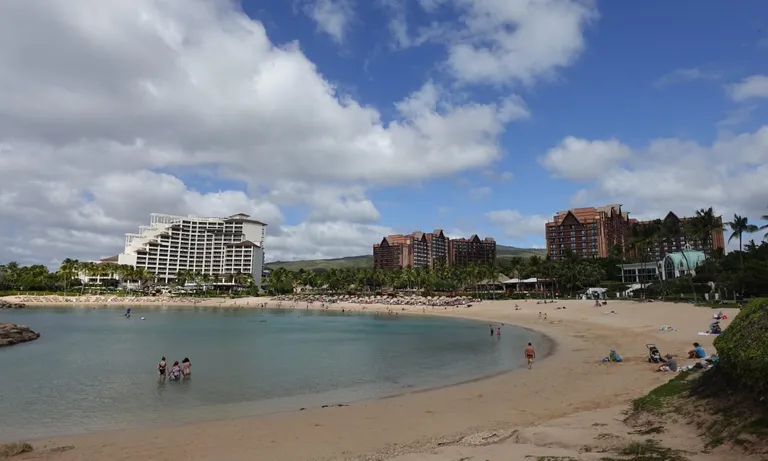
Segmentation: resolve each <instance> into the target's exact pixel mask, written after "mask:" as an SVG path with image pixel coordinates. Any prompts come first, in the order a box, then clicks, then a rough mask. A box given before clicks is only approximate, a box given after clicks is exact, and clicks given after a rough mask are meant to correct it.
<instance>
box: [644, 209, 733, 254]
mask: <svg viewBox="0 0 768 461" xmlns="http://www.w3.org/2000/svg"><path fill="white" fill-rule="evenodd" d="M691 219H693V218H686V217H682V218H679V217H678V216H677V215H676V214H675V213H673V212H671V211H670V212H669V213H667V216H665V217H664V219H662V220H661V226H662V229H664V228H673V227H674V226H677V227H678V228H679V229H681V232H680V235H679V236H678V237H676V238H672V237H664V236H663V231H662V238H660V239H658V240H657V241H655V242H652V246H651V257H652V259H655V260H657V261H660V260H662V259H664V257H665V256H666V255H668V254H670V253H678V252H680V251H683V249H685V248H690V249H692V250H695V251H702V252H704V253H707V254H711V252H712V251H713V250H717V249H722V248H725V238H724V236H723V229H722V227H720V228H718V229H716V230H714V231H713V232H712V233H711V234H710V235H709V238H708V239H707V241H705V242H700V241H699V239H695V238H689V237H687V236H686V235H685V234H686V233H685V232H684V231H683V230H684V228H685V225H686V224H687V223H688V222H690V221H691ZM718 219H719V220H720V221H721V222H722V219H721V218H718ZM651 222H653V221H638V223H639V224H649V223H651ZM632 223H633V224H634V220H632Z"/></svg>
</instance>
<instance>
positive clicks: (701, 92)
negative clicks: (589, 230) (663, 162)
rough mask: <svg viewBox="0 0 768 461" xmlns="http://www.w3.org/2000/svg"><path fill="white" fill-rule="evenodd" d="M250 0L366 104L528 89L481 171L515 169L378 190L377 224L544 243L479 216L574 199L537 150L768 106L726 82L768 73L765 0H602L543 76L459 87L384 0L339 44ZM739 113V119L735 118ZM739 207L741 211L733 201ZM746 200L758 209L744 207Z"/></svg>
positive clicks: (274, 30)
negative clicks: (430, 94)
mask: <svg viewBox="0 0 768 461" xmlns="http://www.w3.org/2000/svg"><path fill="white" fill-rule="evenodd" d="M410 3H411V4H410V5H408V6H407V15H408V19H409V21H410V23H409V27H410V28H412V29H415V28H418V27H422V26H426V25H428V24H429V21H433V20H434V17H433V16H431V15H424V14H419V12H420V8H418V6H417V5H416V2H415V1H414V2H410ZM446 3H450V2H446ZM243 8H244V11H245V12H247V13H248V15H250V16H251V17H253V18H255V19H258V20H260V21H263V22H264V23H265V25H266V28H267V30H268V32H269V35H270V37H272V40H273V41H274V42H277V43H280V42H283V43H284V42H288V41H292V40H298V41H299V43H300V44H301V49H302V51H303V52H304V53H305V54H306V55H307V57H309V59H311V60H312V61H313V62H314V63H315V64H316V65H317V67H318V69H319V71H320V72H321V73H322V74H323V75H325V76H326V77H327V78H328V79H329V80H330V81H332V82H334V83H335V84H336V85H338V87H339V88H340V89H341V90H342V91H344V92H348V93H349V94H351V95H353V96H354V97H355V98H356V99H357V100H358V101H361V102H364V103H366V104H371V105H374V106H376V107H377V108H379V110H380V111H381V112H382V114H384V116H385V117H386V116H387V114H388V112H393V108H392V105H393V102H394V101H398V100H400V99H402V98H403V97H405V96H407V95H408V94H410V93H411V92H413V91H415V90H416V89H418V87H419V86H420V85H421V84H422V83H423V82H424V81H425V80H428V79H431V80H433V81H435V82H438V83H440V84H442V85H446V86H454V87H455V88H456V89H455V91H457V92H460V93H464V94H467V95H469V96H468V97H469V98H471V99H472V100H485V101H488V100H494V99H495V98H499V97H501V96H503V95H504V94H506V93H508V92H509V91H510V90H512V91H515V92H516V93H517V94H520V95H521V96H522V97H523V98H524V99H525V101H526V103H527V106H528V108H529V110H530V112H531V117H530V119H529V120H526V121H523V122H520V123H515V124H510V125H509V126H507V128H506V132H505V133H504V134H503V135H502V136H500V139H499V143H500V145H501V148H502V150H503V152H504V157H503V158H502V159H501V160H499V161H498V162H496V163H495V164H493V165H492V166H489V168H487V169H486V170H491V171H495V172H498V173H507V172H508V173H509V174H511V175H512V179H511V180H510V179H502V178H493V177H492V176H491V175H489V174H487V171H485V170H483V171H467V172H463V173H460V174H456V175H454V176H452V177H448V178H439V179H434V180H426V181H420V182H418V183H413V184H411V185H401V186H398V187H392V188H384V187H383V188H375V189H372V190H371V191H370V194H369V196H370V198H371V199H372V200H373V202H374V203H375V204H376V205H377V207H378V209H379V211H380V212H381V220H382V222H384V223H386V224H387V225H388V226H392V227H394V228H396V229H397V230H402V231H408V230H410V229H419V228H423V229H431V228H434V227H443V228H450V229H456V230H463V231H466V232H467V233H468V232H479V233H481V234H483V235H492V236H495V237H497V239H498V240H499V241H500V242H503V243H510V244H515V245H524V246H528V245H530V246H540V245H542V244H543V238H542V236H541V235H534V234H526V235H521V236H515V237H514V238H509V237H505V235H504V233H503V231H502V230H500V229H499V227H498V226H494V225H493V224H492V223H489V222H488V220H487V219H485V218H484V215H485V213H487V212H488V211H489V210H496V209H507V208H510V207H513V208H514V209H516V210H519V211H520V212H521V213H522V214H524V215H541V216H545V217H548V216H550V215H551V214H553V213H554V212H556V211H557V210H560V209H564V208H568V207H569V206H570V205H571V202H572V197H573V196H574V194H576V193H577V191H578V190H579V189H581V188H582V187H583V184H582V183H579V182H576V181H568V180H564V179H561V178H553V177H552V175H551V174H550V172H548V171H547V170H546V169H545V168H544V167H543V166H542V165H541V164H540V163H539V161H538V158H539V157H540V156H542V155H544V153H545V152H546V151H547V150H548V149H550V148H552V147H553V146H555V145H557V144H558V143H559V142H560V141H561V140H562V139H563V138H565V137H567V136H575V137H578V138H585V139H611V138H613V139H618V140H621V142H622V143H624V144H626V145H627V146H629V147H631V148H633V149H642V148H644V147H646V146H647V145H648V143H649V142H650V141H651V140H654V139H657V138H678V139H683V140H687V141H693V142H696V143H699V144H701V145H704V146H707V145H711V144H712V143H713V142H714V141H715V140H716V139H717V138H718V134H719V133H722V132H728V131H732V132H734V133H742V132H754V131H756V130H757V129H758V128H760V126H761V124H762V123H764V122H765V120H766V116H768V104H765V103H762V102H759V101H749V102H747V103H746V104H745V103H744V102H734V101H733V100H732V99H731V98H729V96H728V91H727V85H728V84H730V83H733V82H737V81H739V80H741V79H743V78H746V77H748V76H751V75H759V74H766V73H768V3H766V2H764V1H759V0H752V1H744V2H740V3H739V7H738V8H735V7H734V5H731V4H728V3H724V2H711V3H703V2H698V1H678V2H664V1H651V2H607V1H601V2H598V10H599V19H596V20H594V21H593V22H592V24H591V25H589V26H587V27H585V28H584V36H585V38H586V47H585V49H584V51H583V52H582V53H580V55H579V56H578V58H577V59H576V60H575V62H574V63H573V64H572V65H570V66H568V67H567V68H564V69H562V70H558V71H557V72H556V74H555V75H553V76H551V77H549V78H548V79H547V80H546V81H543V82H537V83H535V84H532V85H527V86H526V85H516V84H514V83H512V84H509V85H508V84H501V85H469V86H461V87H460V86H459V85H457V84H456V82H455V79H453V78H452V77H451V75H449V74H448V73H447V72H445V70H444V69H442V68H441V67H442V63H443V62H444V61H445V59H446V50H445V49H444V47H441V46H439V45H432V44H427V45H424V46H420V47H413V48H407V49H398V48H397V46H396V45H395V43H394V41H393V38H392V35H391V31H390V29H389V25H390V24H389V21H390V20H391V16H388V14H387V12H386V10H387V8H385V7H382V6H381V4H380V3H379V2H357V3H355V4H354V14H353V18H352V19H350V22H349V26H348V28H347V29H346V34H345V37H344V39H343V42H341V43H339V42H338V41H336V40H334V38H333V37H332V36H331V35H329V34H327V33H325V32H324V31H322V30H321V29H320V28H318V26H317V25H316V23H315V22H313V20H312V18H311V17H309V16H308V15H305V14H301V13H300V12H299V13H298V14H297V9H301V6H297V4H294V5H291V4H290V2H259V1H247V0H246V1H245V2H243ZM439 17H440V18H441V19H442V20H445V21H460V20H461V16H460V14H458V13H457V11H456V10H455V8H452V7H451V6H450V5H445V6H443V8H442V11H441V13H440V15H439ZM390 116H391V115H390ZM731 118H734V119H735V120H733V121H731V122H728V120H729V119H731ZM483 188H490V190H488V189H483ZM473 191H474V194H475V195H476V196H474V197H473ZM481 191H487V192H481ZM484 193H485V194H486V195H483V196H482V197H478V196H479V195H481V194H484ZM612 199H613V197H605V198H604V199H602V200H600V196H597V197H596V198H595V201H594V202H591V203H590V204H591V205H595V206H599V205H602V204H605V203H609V202H611V200H612ZM672 205H673V206H674V200H672ZM705 205H706V203H704V202H702V203H701V206H705ZM766 205H768V202H767V203H766ZM643 208H647V207H642V208H641V209H640V210H633V209H630V210H629V211H631V212H634V211H638V212H640V213H643V214H646V213H651V214H652V210H653V209H654V208H651V210H646V209H643ZM676 211H679V212H682V213H685V212H686V211H690V210H687V209H678V210H676ZM729 211H730V209H729ZM734 211H739V210H738V209H737V208H736V206H734ZM748 211H754V210H753V209H750V210H744V211H740V212H742V213H746V212H748ZM288 216H289V219H290V220H294V221H295V222H298V221H299V220H301V219H302V214H301V213H300V212H293V213H288ZM753 219H756V216H755V217H753Z"/></svg>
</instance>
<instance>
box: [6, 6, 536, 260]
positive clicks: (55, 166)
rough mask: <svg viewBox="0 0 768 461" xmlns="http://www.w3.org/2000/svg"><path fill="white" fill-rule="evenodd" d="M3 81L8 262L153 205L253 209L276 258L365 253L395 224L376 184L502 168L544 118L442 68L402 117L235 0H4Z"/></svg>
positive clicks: (68, 244) (63, 250) (94, 250)
mask: <svg viewBox="0 0 768 461" xmlns="http://www.w3.org/2000/svg"><path fill="white" fill-rule="evenodd" d="M321 3H322V2H321ZM329 4H330V3H329ZM333 4H334V5H341V3H340V2H333ZM347 4H348V5H351V3H347ZM323 7H324V6H323V5H321V8H320V10H318V11H322V8H323ZM329 11H330V10H329ZM318 17H322V15H319V16H318ZM328 17H330V16H328ZM331 24H337V25H338V27H336V26H334V27H335V28H334V27H329V30H326V31H327V32H329V33H330V34H331V35H334V34H335V36H337V37H343V33H342V32H341V31H343V30H346V29H345V28H344V27H346V24H348V23H347V22H345V23H344V24H345V26H344V27H342V26H341V22H337V23H333V22H332V21H331ZM337 32H338V33H337ZM40 37H45V40H41V39H40ZM51 43H55V44H56V46H55V47H51V46H50V44H51ZM147 50H151V52H147ZM0 87H2V88H3V91H1V92H0V119H2V123H0V222H2V223H3V233H2V234H0V260H6V259H10V258H17V257H18V258H21V257H22V256H23V257H25V258H26V259H25V260H24V262H31V261H44V262H50V261H58V260H61V259H63V258H64V257H67V256H73V257H78V258H80V259H88V258H95V257H99V256H108V255H113V254H115V253H117V252H119V251H120V250H121V249H122V242H123V234H124V233H125V232H132V231H135V229H136V227H137V226H138V225H142V224H146V223H147V220H148V217H149V216H148V215H149V213H151V212H164V213H180V214H195V215H215V216H220V215H226V214H228V213H231V212H240V211H243V212H246V213H249V214H251V215H253V216H254V217H256V218H257V219H260V220H263V221H266V222H268V223H269V224H270V227H269V235H268V239H269V240H268V241H269V243H268V251H267V253H268V258H270V259H276V258H282V259H285V258H293V257H299V256H313V257H317V256H329V257H330V256H342V255H346V254H354V252H357V251H359V250H360V249H361V248H363V247H365V248H367V247H368V246H369V245H370V243H371V241H372V240H371V239H373V240H376V239H377V238H378V237H379V235H378V234H379V233H381V232H384V233H386V232H385V231H386V228H384V227H380V226H377V225H376V224H375V223H376V222H377V220H378V219H379V217H380V215H379V212H378V210H377V209H376V207H375V206H374V204H373V203H372V202H371V201H370V200H369V199H368V198H367V197H366V189H365V188H366V187H368V186H371V185H394V184H400V183H406V182H414V181H419V180H423V179H429V178H432V177H448V176H452V175H454V174H456V173H459V172H463V171H466V170H472V169H479V170H480V169H485V168H488V167H489V166H490V165H491V164H492V163H493V162H494V161H495V160H497V159H498V158H500V155H501V151H500V147H499V145H498V137H499V135H500V134H501V133H502V132H503V131H504V128H505V125H506V124H507V123H509V122H510V121H512V120H516V119H521V118H525V117H527V116H528V110H527V108H526V107H525V104H524V102H523V101H522V100H521V99H520V98H519V97H517V96H511V97H509V98H507V99H505V100H502V101H500V102H499V103H498V104H477V103H472V102H468V103H465V104H458V103H456V102H454V101H452V100H451V98H450V95H449V94H447V93H446V92H445V90H443V89H442V88H440V87H438V86H437V85H434V84H433V83H430V82H428V83H426V84H425V85H424V86H423V87H422V88H420V89H419V90H418V91H416V92H415V93H414V94H413V95H410V96H409V97H406V98H405V99H404V100H403V101H401V102H400V103H398V104H397V105H396V107H397V109H398V113H397V117H396V118H395V119H394V120H393V121H390V122H385V121H383V120H382V117H381V114H380V113H379V111H378V110H377V109H376V108H373V107H370V106H365V105H362V104H360V103H358V102H357V101H355V100H354V99H352V98H351V97H349V96H348V95H346V94H343V93H342V92H340V91H339V90H338V89H337V88H336V87H334V85H332V84H331V83H329V82H328V81H327V80H325V79H324V78H323V77H322V75H321V74H320V72H319V70H318V69H317V67H316V65H315V64H314V63H312V62H311V61H309V60H308V59H307V57H306V56H305V55H304V54H303V53H302V52H301V49H300V47H299V44H298V43H287V44H282V45H276V44H273V43H272V42H271V41H270V40H269V38H268V37H267V35H266V31H265V29H264V27H263V26H262V24H261V23H259V22H258V21H254V20H252V19H250V18H248V17H247V16H245V15H244V14H243V13H242V12H241V11H240V10H239V9H238V7H237V6H236V3H235V2H231V1H230V0H188V1H186V2H176V1H170V0H112V1H109V2H104V1H102V0H71V1H68V2H64V1H58V0H56V1H51V2H41V1H36V0H33V1H26V2H18V1H10V2H1V3H0ZM222 180H224V181H226V183H222V182H221V181H222ZM233 183H234V184H238V186H231V184H233ZM217 184H227V186H226V187H224V189H223V190H221V191H219V190H217V189H218V187H216V185H217ZM285 207H292V209H305V210H307V213H306V214H307V221H306V222H304V223H300V224H296V225H286V224H285V220H284V217H283V213H282V211H281V209H284V208H285ZM8 223H10V224H8ZM339 229H341V230H343V231H339V232H336V230H339ZM374 235H376V237H375V238H373V236H374ZM302 236H305V237H306V239H305V240H306V241H307V242H311V245H309V246H307V245H303V244H302V245H299V244H297V243H296V242H297V241H300V240H301V239H302V238H304V237H302ZM318 239H328V240H326V241H322V242H321V241H319V240H318ZM11 249H12V250H11Z"/></svg>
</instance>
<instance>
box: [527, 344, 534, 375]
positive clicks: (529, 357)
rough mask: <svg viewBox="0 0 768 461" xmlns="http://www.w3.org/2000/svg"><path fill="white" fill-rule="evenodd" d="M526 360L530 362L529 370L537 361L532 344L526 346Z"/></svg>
mask: <svg viewBox="0 0 768 461" xmlns="http://www.w3.org/2000/svg"><path fill="white" fill-rule="evenodd" d="M525 358H526V359H527V360H528V369H529V370H530V369H531V367H532V366H533V361H534V360H535V359H536V351H535V350H534V349H533V346H532V345H531V343H528V345H527V346H525Z"/></svg>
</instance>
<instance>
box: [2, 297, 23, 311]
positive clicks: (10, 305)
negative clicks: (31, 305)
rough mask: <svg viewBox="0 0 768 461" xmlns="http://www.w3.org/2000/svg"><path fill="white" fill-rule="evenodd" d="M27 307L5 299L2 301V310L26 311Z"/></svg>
mask: <svg viewBox="0 0 768 461" xmlns="http://www.w3.org/2000/svg"><path fill="white" fill-rule="evenodd" d="M25 307H27V305H26V304H24V303H12V302H10V301H6V300H4V299H0V309H24V308H25Z"/></svg>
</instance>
